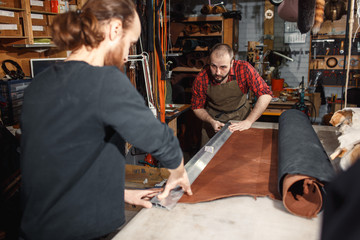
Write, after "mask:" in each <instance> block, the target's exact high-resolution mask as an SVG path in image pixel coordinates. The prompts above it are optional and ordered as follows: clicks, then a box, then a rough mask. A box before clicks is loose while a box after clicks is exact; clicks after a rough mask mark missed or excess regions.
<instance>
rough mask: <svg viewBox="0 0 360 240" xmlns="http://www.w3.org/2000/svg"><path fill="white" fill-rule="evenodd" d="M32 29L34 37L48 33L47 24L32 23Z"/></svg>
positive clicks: (44, 35)
mask: <svg viewBox="0 0 360 240" xmlns="http://www.w3.org/2000/svg"><path fill="white" fill-rule="evenodd" d="M32 30H33V35H34V37H46V36H49V35H50V31H49V26H47V25H33V26H32Z"/></svg>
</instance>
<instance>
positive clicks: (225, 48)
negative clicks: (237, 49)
mask: <svg viewBox="0 0 360 240" xmlns="http://www.w3.org/2000/svg"><path fill="white" fill-rule="evenodd" d="M217 51H224V52H227V53H228V54H229V56H230V58H231V59H232V58H233V57H234V51H233V50H232V48H231V47H230V46H229V45H227V44H225V43H217V44H215V45H214V46H213V47H212V48H211V50H210V54H209V56H211V54H213V53H214V52H217Z"/></svg>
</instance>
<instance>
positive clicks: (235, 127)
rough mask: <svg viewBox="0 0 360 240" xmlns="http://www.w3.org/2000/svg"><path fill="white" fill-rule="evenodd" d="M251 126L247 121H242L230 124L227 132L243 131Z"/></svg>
mask: <svg viewBox="0 0 360 240" xmlns="http://www.w3.org/2000/svg"><path fill="white" fill-rule="evenodd" d="M251 125H252V122H251V121H249V120H244V121H241V122H232V123H231V124H230V126H229V130H230V132H235V131H244V130H247V129H249V128H251Z"/></svg>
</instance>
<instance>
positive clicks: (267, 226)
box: [113, 123, 338, 240]
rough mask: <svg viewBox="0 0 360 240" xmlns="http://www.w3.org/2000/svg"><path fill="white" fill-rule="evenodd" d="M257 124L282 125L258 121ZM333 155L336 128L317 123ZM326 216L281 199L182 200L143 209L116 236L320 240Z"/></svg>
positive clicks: (147, 239)
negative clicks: (297, 209) (306, 214)
mask: <svg viewBox="0 0 360 240" xmlns="http://www.w3.org/2000/svg"><path fill="white" fill-rule="evenodd" d="M253 127H255V128H277V127H278V126H277V124H274V123H255V124H254V125H253ZM314 129H315V131H316V132H317V133H318V136H319V138H320V140H321V142H322V143H323V145H324V148H325V150H326V152H327V153H328V154H331V153H332V151H333V150H335V148H336V147H337V144H338V143H337V138H336V135H335V130H336V129H335V128H334V127H328V126H314ZM321 215H322V213H321V214H320V215H319V216H318V217H316V218H313V219H307V218H302V217H298V216H295V215H293V214H291V213H289V212H288V211H287V210H286V209H285V207H284V206H283V203H282V201H278V200H273V199H270V198H268V197H258V198H256V199H255V198H253V197H250V196H237V197H229V198H224V199H220V200H215V201H211V202H203V203H196V204H185V203H178V204H177V205H176V206H175V208H173V209H172V210H170V211H169V210H166V209H162V208H155V207H153V208H151V209H142V210H141V211H140V212H139V213H138V214H137V215H136V216H135V217H134V218H133V219H132V220H131V221H130V222H129V223H127V225H126V226H125V227H124V228H123V229H122V230H121V231H120V232H119V233H118V234H117V235H116V236H115V237H114V238H113V239H114V240H124V239H131V240H137V239H139V240H171V239H176V240H182V239H184V240H196V239H206V240H211V239H219V240H220V239H221V240H231V239H236V240H239V239H245V240H257V239H267V240H282V239H291V240H297V239H298V240H316V239H319V238H320V233H321V221H322V219H321Z"/></svg>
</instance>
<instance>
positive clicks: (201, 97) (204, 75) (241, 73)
mask: <svg viewBox="0 0 360 240" xmlns="http://www.w3.org/2000/svg"><path fill="white" fill-rule="evenodd" d="M233 77H236V80H237V82H238V85H239V87H240V89H241V91H242V92H243V93H244V94H247V93H248V91H249V89H250V90H252V91H253V92H254V94H255V95H256V96H257V97H260V96H261V95H264V94H270V95H271V94H272V92H271V91H270V88H269V86H268V85H267V84H266V83H265V81H264V80H263V79H262V78H261V76H260V75H259V73H258V72H257V71H256V70H255V68H254V67H253V66H251V65H250V63H248V62H246V61H242V60H234V65H233V67H232V68H231V69H230V74H229V77H228V79H227V82H230V81H232V80H233ZM210 79H211V80H210ZM209 82H211V85H219V84H220V83H216V82H215V81H214V80H213V78H212V76H211V71H210V67H209V66H206V67H204V69H203V70H202V71H201V72H200V73H199V74H198V75H197V76H196V78H195V80H194V83H193V87H192V98H191V108H192V109H199V108H204V107H205V103H206V93H207V88H208V85H209Z"/></svg>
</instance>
